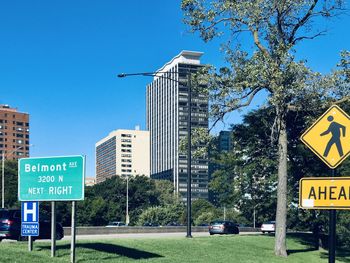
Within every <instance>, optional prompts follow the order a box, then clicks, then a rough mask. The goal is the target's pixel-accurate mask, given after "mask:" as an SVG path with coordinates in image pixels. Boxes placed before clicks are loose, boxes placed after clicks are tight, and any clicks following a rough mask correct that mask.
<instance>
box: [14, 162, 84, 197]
mask: <svg viewBox="0 0 350 263" xmlns="http://www.w3.org/2000/svg"><path fill="white" fill-rule="evenodd" d="M84 178H85V158H84V157H83V156H80V155H79V156H63V157H43V158H23V159H20V160H19V163H18V200H19V201H74V200H84Z"/></svg>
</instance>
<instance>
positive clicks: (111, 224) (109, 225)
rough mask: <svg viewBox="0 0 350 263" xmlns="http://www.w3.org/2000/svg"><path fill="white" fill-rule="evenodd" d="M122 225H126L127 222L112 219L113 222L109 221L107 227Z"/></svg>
mask: <svg viewBox="0 0 350 263" xmlns="http://www.w3.org/2000/svg"><path fill="white" fill-rule="evenodd" d="M122 226H126V224H125V223H124V222H120V221H112V222H109V223H108V225H106V227H122Z"/></svg>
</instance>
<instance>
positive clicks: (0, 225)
mask: <svg viewBox="0 0 350 263" xmlns="http://www.w3.org/2000/svg"><path fill="white" fill-rule="evenodd" d="M63 237H64V231H63V227H62V225H61V224H60V223H56V240H60V239H62V238H63ZM49 238H51V222H50V221H49V220H39V236H37V237H33V240H35V239H49ZM3 239H14V240H18V241H21V240H26V239H27V237H22V236H21V210H19V209H0V241H1V240H3Z"/></svg>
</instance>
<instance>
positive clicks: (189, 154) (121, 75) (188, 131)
mask: <svg viewBox="0 0 350 263" xmlns="http://www.w3.org/2000/svg"><path fill="white" fill-rule="evenodd" d="M162 73H172V74H173V73H178V72H161V71H158V72H140V73H128V74H127V73H121V74H118V75H117V76H118V78H125V77H129V76H147V77H160V78H164V79H169V80H172V81H175V82H176V83H178V84H180V81H178V80H176V79H173V78H170V77H166V76H164V75H162V76H158V75H157V74H162ZM187 88H188V118H187V235H186V237H188V238H191V237H192V235H191V218H192V216H191V213H192V212H191V209H192V207H191V206H192V204H191V195H192V187H191V181H192V180H191V178H192V176H191V160H192V153H191V102H192V97H191V95H192V94H191V92H192V90H191V73H190V72H189V71H188V74H187Z"/></svg>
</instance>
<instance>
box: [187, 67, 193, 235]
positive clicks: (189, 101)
mask: <svg viewBox="0 0 350 263" xmlns="http://www.w3.org/2000/svg"><path fill="white" fill-rule="evenodd" d="M187 86H188V114H187V116H188V117H187V235H186V237H188V238H191V237H192V235H191V195H192V187H191V183H192V177H191V159H192V153H191V141H192V140H191V101H192V94H191V92H192V90H191V73H190V72H188V75H187Z"/></svg>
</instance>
